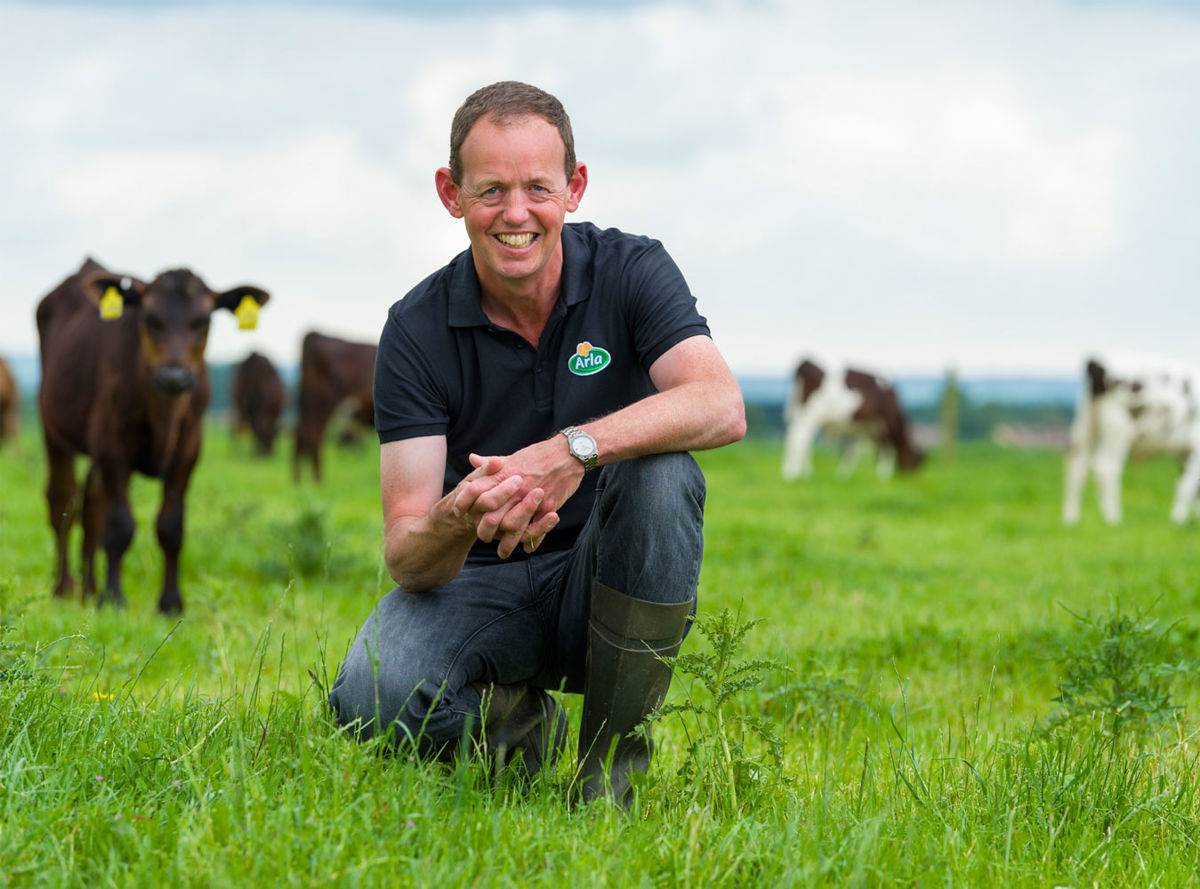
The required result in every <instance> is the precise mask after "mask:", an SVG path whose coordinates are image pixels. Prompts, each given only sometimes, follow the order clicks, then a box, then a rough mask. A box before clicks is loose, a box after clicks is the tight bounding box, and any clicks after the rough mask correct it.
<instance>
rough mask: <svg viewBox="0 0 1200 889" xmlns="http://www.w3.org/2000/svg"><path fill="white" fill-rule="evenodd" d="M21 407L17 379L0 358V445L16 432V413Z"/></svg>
mask: <svg viewBox="0 0 1200 889" xmlns="http://www.w3.org/2000/svg"><path fill="white" fill-rule="evenodd" d="M20 408H21V392H20V390H18V389H17V381H16V379H15V378H14V377H13V375H12V371H10V370H9V369H8V365H7V364H5V363H4V359H3V358H0V445H3V444H4V442H5V441H7V440H8V439H10V438H13V437H14V436H16V434H17V415H18V413H20Z"/></svg>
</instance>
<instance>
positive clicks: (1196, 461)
mask: <svg viewBox="0 0 1200 889" xmlns="http://www.w3.org/2000/svg"><path fill="white" fill-rule="evenodd" d="M1198 488H1200V450H1193V451H1192V452H1191V454H1189V455H1188V458H1187V461H1186V462H1185V463H1184V465H1183V474H1182V475H1180V476H1179V481H1178V483H1177V484H1176V485H1175V503H1174V504H1173V505H1172V506H1171V521H1173V522H1175V524H1177V525H1182V524H1183V523H1184V522H1186V521H1187V520H1188V518H1189V516H1191V514H1192V507H1193V504H1195V502H1196V491H1197V489H1198Z"/></svg>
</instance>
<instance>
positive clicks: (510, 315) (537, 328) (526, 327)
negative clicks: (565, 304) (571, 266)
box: [476, 255, 562, 348]
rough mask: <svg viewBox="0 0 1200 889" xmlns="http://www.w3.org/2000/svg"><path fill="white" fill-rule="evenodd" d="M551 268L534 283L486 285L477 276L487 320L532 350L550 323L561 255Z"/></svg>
mask: <svg viewBox="0 0 1200 889" xmlns="http://www.w3.org/2000/svg"><path fill="white" fill-rule="evenodd" d="M552 265H553V267H549V266H548V267H547V268H545V269H543V270H542V272H543V273H542V274H541V275H538V276H537V278H536V279H529V280H519V281H514V280H511V279H500V280H498V281H496V280H492V281H489V280H487V279H486V278H485V277H484V276H483V275H480V276H479V302H480V307H481V308H482V309H483V313H484V314H485V315H487V317H488V320H489V321H491V322H492V323H493V324H496V325H499V326H500V327H504V328H507V329H508V330H511V331H513V332H514V333H517V334H519V335H520V336H522V337H523V338H524V339H526V340H527V341H528V342H529V343H530V344H532V345H533V346H534V347H535V348H536V347H537V344H538V340H539V339H541V336H542V331H543V330H544V329H545V327H546V322H547V321H549V320H550V313H551V312H552V311H553V310H554V304H555V303H556V302H557V301H558V293H559V289H560V287H561V284H562V258H561V255H560V256H559V258H558V261H557V262H556V263H553V264H552ZM478 271H479V270H478V268H477V269H476V273H478Z"/></svg>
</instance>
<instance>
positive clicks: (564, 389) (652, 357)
mask: <svg viewBox="0 0 1200 889" xmlns="http://www.w3.org/2000/svg"><path fill="white" fill-rule="evenodd" d="M562 246H563V274H562V288H561V291H560V293H559V298H558V302H557V303H556V304H555V306H554V309H553V311H552V312H551V315H550V319H549V321H547V323H546V328H545V330H544V331H543V332H542V336H541V339H540V341H539V343H538V346H537V348H536V349H535V348H534V347H533V346H531V345H530V344H529V343H528V342H527V341H526V340H525V339H524V338H522V337H521V336H519V335H518V334H516V333H514V332H512V331H510V330H508V329H506V328H503V327H500V326H498V325H496V324H493V323H492V322H491V321H489V320H488V318H487V316H486V315H485V314H484V312H483V309H482V308H481V307H480V303H479V279H478V277H477V276H476V274H475V265H474V261H473V258H472V255H471V251H470V249H468V250H465V251H464V252H462V253H460V254H459V255H458V256H456V257H455V258H454V259H453V260H452V261H451V262H450V264H449V265H447V266H446V267H445V268H442V269H440V270H439V271H437V272H435V273H434V274H432V275H430V276H429V277H428V278H426V279H425V280H424V281H422V282H421V283H420V284H419V285H417V286H416V287H415V288H414V289H413V290H412V291H410V292H409V293H408V294H407V295H406V296H405V297H404V298H403V299H401V300H400V301H399V302H397V303H396V304H395V305H393V306H392V307H391V310H390V311H389V312H388V319H387V323H386V325H385V326H384V329H383V333H382V335H381V337H380V340H379V355H378V358H377V360H376V365H375V425H376V429H377V430H378V432H379V440H380V442H389V441H399V440H402V439H407V438H417V437H420V436H426V435H444V436H446V445H447V460H446V475H445V480H444V486H443V491H444V492H445V493H449V491H450V490H452V489H453V488H454V486H455V485H457V484H458V482H459V481H461V480H462V478H463V476H464V475H466V474H467V473H469V472H470V471H471V469H472V467H471V464H470V462H469V461H468V460H467V455H468V454H470V453H476V454H483V455H494V454H511V453H513V452H514V451H518V450H520V449H521V448H523V447H525V446H526V445H529V444H532V443H534V442H537V441H541V440H543V439H546V438H549V437H550V436H551V435H553V434H554V433H556V432H557V431H559V430H561V429H562V428H563V427H564V426H569V425H572V424H579V423H585V422H587V421H588V420H591V419H595V418H597V417H601V416H604V415H605V414H610V413H612V412H613V411H616V410H619V409H620V408H622V407H625V406H626V405H628V404H631V403H633V402H635V401H638V400H639V399H641V398H644V397H645V396H647V395H649V394H651V393H653V392H654V391H655V389H654V385H653V383H651V381H650V374H649V369H650V366H651V365H652V364H653V363H654V362H655V361H656V360H657V359H658V358H659V357H660V356H662V354H663V353H664V352H666V351H667V350H669V349H670V348H671V347H672V346H674V345H676V344H677V343H679V342H681V341H682V340H685V339H687V338H688V337H691V336H695V335H697V334H703V335H706V336H707V335H710V334H709V329H708V324H707V322H706V321H705V319H704V318H703V317H702V316H701V315H700V314H699V312H698V311H697V310H696V300H695V298H694V297H693V296H692V294H691V291H690V290H689V289H688V286H687V283H686V282H685V281H684V279H683V275H682V274H681V273H680V271H679V268H678V267H677V266H676V265H675V263H674V261H672V259H671V257H670V256H669V255H667V252H666V250H665V249H663V246H662V244H660V243H659V242H658V241H655V240H652V239H650V238H644V237H639V236H635V235H628V234H625V233H623V232H620V231H618V230H617V229H604V230H602V229H599V228H597V227H596V226H595V225H592V224H591V223H587V222H584V223H570V224H567V225H565V226H564V227H563V231H562ZM596 477H597V473H589V474H588V475H586V476H585V477H584V480H583V484H582V485H581V486H580V488H579V491H578V492H577V493H576V494H575V495H574V496H573V497H572V498H571V499H570V500H569V501H568V502H567V504H566V505H565V506H564V507H563V508H562V509H560V510H559V517H560V521H559V525H558V527H556V528H555V529H554V531H552V532H551V533H550V534H548V535H546V539H545V542H544V543H543V545H542V547H540V548H539V550H538V551H539V552H542V551H554V550H559V549H564V548H567V547H569V546H571V544H572V543H573V542H574V540H575V537H576V535H577V534H578V532H579V529H580V528H581V527H582V526H583V523H584V522H585V521H586V520H587V517H588V514H589V513H590V512H591V506H592V501H593V498H594V494H595V484H596ZM523 552H524V551H523V550H521V549H520V548H519V547H518V549H517V551H516V552H515V553H514V554H513V557H518V558H519V557H520V556H522V555H523ZM497 559H498V556H497V555H496V545H495V543H491V544H483V543H481V542H477V543H476V545H475V547H474V548H473V549H472V551H471V554H470V556H469V561H470V562H471V563H479V562H489V561H496V560H497Z"/></svg>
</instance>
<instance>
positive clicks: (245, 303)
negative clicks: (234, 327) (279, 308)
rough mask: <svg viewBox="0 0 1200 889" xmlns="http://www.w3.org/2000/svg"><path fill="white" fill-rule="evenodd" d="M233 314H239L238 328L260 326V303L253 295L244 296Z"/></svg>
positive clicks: (250, 328) (251, 328) (249, 328)
mask: <svg viewBox="0 0 1200 889" xmlns="http://www.w3.org/2000/svg"><path fill="white" fill-rule="evenodd" d="M233 314H235V315H237V319H238V330H253V329H254V328H255V327H257V326H258V303H257V302H255V301H254V297H252V296H243V297H242V301H241V302H240V303H238V307H237V308H236V309H234V310H233Z"/></svg>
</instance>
